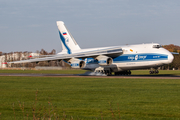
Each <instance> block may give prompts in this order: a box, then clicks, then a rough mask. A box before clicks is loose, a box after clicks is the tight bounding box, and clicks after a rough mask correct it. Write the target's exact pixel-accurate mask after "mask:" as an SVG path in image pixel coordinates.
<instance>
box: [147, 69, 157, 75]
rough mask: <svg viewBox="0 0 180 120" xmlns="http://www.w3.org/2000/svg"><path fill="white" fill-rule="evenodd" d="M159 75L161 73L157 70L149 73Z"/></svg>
mask: <svg viewBox="0 0 180 120" xmlns="http://www.w3.org/2000/svg"><path fill="white" fill-rule="evenodd" d="M158 73H159V71H158V70H157V69H155V70H153V69H151V70H150V71H149V74H158Z"/></svg>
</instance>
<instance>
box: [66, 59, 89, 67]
mask: <svg viewBox="0 0 180 120" xmlns="http://www.w3.org/2000/svg"><path fill="white" fill-rule="evenodd" d="M69 62H70V63H71V67H72V68H84V67H85V66H86V63H85V62H84V61H83V60H79V59H76V58H73V59H71V60H69Z"/></svg>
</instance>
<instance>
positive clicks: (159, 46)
mask: <svg viewBox="0 0 180 120" xmlns="http://www.w3.org/2000/svg"><path fill="white" fill-rule="evenodd" d="M153 48H157V49H159V48H162V46H161V45H153Z"/></svg>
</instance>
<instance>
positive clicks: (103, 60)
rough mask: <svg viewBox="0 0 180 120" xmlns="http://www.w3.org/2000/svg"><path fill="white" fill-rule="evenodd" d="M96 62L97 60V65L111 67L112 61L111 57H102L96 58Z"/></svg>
mask: <svg viewBox="0 0 180 120" xmlns="http://www.w3.org/2000/svg"><path fill="white" fill-rule="evenodd" d="M96 60H98V64H99V65H102V66H107V65H111V64H112V63H113V59H112V58H111V57H107V56H104V55H100V56H98V57H96Z"/></svg>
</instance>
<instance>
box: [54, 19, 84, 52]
mask: <svg viewBox="0 0 180 120" xmlns="http://www.w3.org/2000/svg"><path fill="white" fill-rule="evenodd" d="M57 26H58V29H59V35H60V39H61V44H62V49H63V50H62V51H63V52H64V51H67V53H68V54H71V53H72V51H74V50H80V49H81V48H80V47H79V45H78V44H77V43H76V41H75V40H74V38H73V36H72V35H71V33H70V32H69V31H68V29H67V28H66V26H65V25H64V22H63V21H57Z"/></svg>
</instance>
